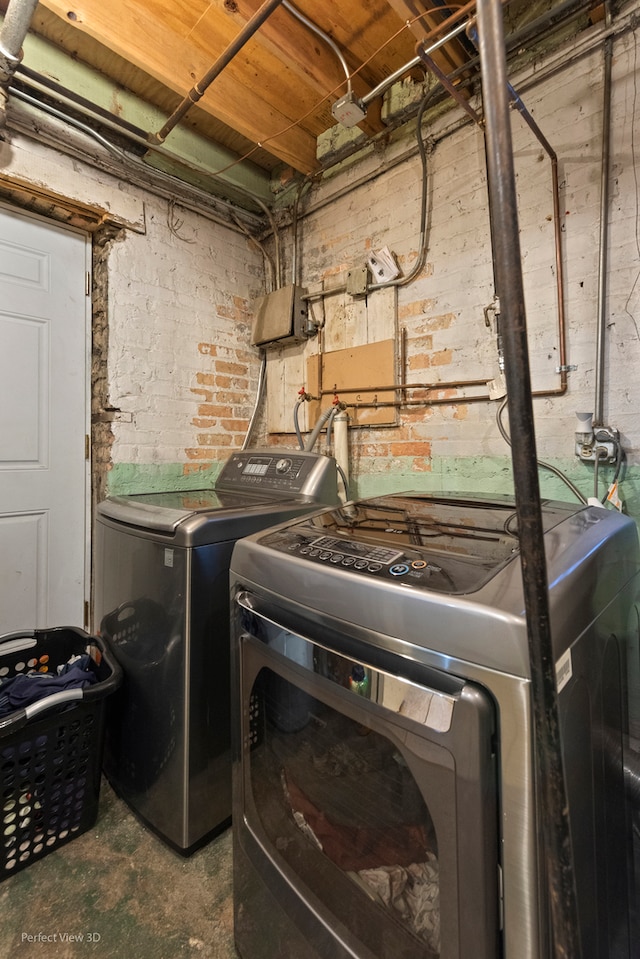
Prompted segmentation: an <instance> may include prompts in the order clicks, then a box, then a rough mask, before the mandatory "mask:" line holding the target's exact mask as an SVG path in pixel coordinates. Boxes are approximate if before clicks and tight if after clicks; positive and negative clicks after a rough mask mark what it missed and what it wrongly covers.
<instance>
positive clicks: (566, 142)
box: [278, 33, 640, 517]
mask: <svg viewBox="0 0 640 959" xmlns="http://www.w3.org/2000/svg"><path fill="white" fill-rule="evenodd" d="M639 42H640V41H639V39H638V37H637V35H636V34H633V33H628V34H626V35H623V36H621V37H619V38H617V39H616V41H615V48H614V50H615V53H614V67H613V104H612V135H613V140H612V169H611V190H612V200H611V205H610V213H609V216H610V230H611V233H610V249H609V263H610V279H609V296H608V304H607V306H608V320H607V347H606V365H605V411H604V420H605V423H606V424H607V425H609V426H612V427H616V428H618V429H619V430H620V432H621V435H622V440H623V445H624V447H625V450H626V452H627V457H628V468H627V471H626V480H625V483H624V485H623V490H624V494H625V497H626V500H627V508H628V509H629V511H630V512H631V513H632V514H633V515H636V516H638V517H640V485H639V482H638V445H639V441H640V431H639V421H638V417H637V410H638V409H640V376H639V375H638V372H639V349H638V348H639V339H640V336H639V328H638V319H639V311H640V281H639V276H640V266H639V265H638V264H639V253H640V250H639V248H638V239H637V237H638V209H639V195H638V179H637V173H636V172H635V171H636V170H637V163H638V151H639V150H640V137H639V136H638V133H637V130H638V128H639V126H638V124H639V116H640V108H639V107H638V105H637V101H638V97H637V92H638V91H637V84H638V82H640V81H638V79H637V73H636V63H637V56H638V50H637V44H638V43H639ZM555 66H556V68H555V70H554V71H553V72H552V73H551V75H549V76H546V78H544V76H543V78H541V79H540V80H538V79H537V78H536V75H535V74H536V71H534V74H533V75H531V74H530V75H528V76H526V77H521V78H519V80H520V81H521V82H522V83H525V81H526V93H524V94H523V99H524V102H525V104H526V106H527V108H528V110H529V111H530V113H531V114H532V115H533V117H534V118H535V120H536V122H537V123H538V125H539V127H540V128H541V130H542V132H543V134H544V135H545V136H546V138H547V139H548V141H549V142H550V144H551V146H552V147H553V149H554V150H555V152H556V153H557V156H558V166H559V178H560V196H561V199H560V204H561V214H562V251H563V262H564V264H565V279H564V290H565V303H566V314H567V327H568V329H567V339H568V356H567V361H568V363H569V364H571V365H575V366H576V367H577V369H576V370H575V371H574V372H572V373H570V374H569V385H568V391H567V393H566V395H564V396H558V395H546V396H545V395H543V396H540V397H539V398H537V399H536V400H535V416H536V428H537V434H538V456H539V458H541V459H544V460H546V461H549V462H551V463H552V464H553V465H555V466H557V467H559V468H561V469H562V470H563V471H565V472H566V473H567V474H568V475H569V476H570V478H571V479H572V480H573V481H574V482H575V483H576V484H577V485H578V486H579V488H580V489H581V491H582V492H583V493H584V494H585V495H591V494H592V492H593V467H592V466H591V465H590V464H584V463H582V462H580V461H579V460H578V459H577V458H576V456H575V454H574V429H575V425H574V424H575V411H576V410H585V411H586V410H593V408H594V389H595V358H596V323H597V292H598V252H599V251H598V239H599V204H600V176H601V152H602V116H603V54H602V50H601V49H600V50H596V51H595V52H592V53H590V54H588V55H585V56H581V57H579V58H577V59H576V60H575V62H573V63H570V62H569V58H568V57H567V54H566V51H565V52H564V53H563V54H562V55H560V56H558V57H557V58H556V65H555ZM536 70H537V68H536ZM514 82H515V85H516V87H518V78H516V79H515V81H514ZM512 130H513V140H514V150H515V165H516V177H517V189H518V196H519V204H520V208H519V218H520V243H521V254H522V264H523V272H524V285H525V297H526V310H527V322H528V332H529V345H530V354H531V368H532V380H533V387H534V390H536V391H540V392H542V393H548V392H549V391H557V389H558V387H559V382H560V377H559V376H558V374H557V373H556V368H557V366H558V363H559V355H558V348H559V339H558V331H557V322H556V316H557V308H556V267H555V249H554V240H553V224H552V214H553V205H552V190H551V166H550V162H549V160H548V158H547V156H546V154H544V152H543V150H542V148H541V146H540V145H539V143H538V142H537V141H536V140H535V139H534V137H533V134H532V133H531V131H530V130H529V129H528V127H527V126H526V124H525V123H524V121H523V120H522V118H521V117H519V116H517V115H514V117H513V121H512ZM428 132H429V135H430V137H431V138H432V143H431V144H430V151H429V160H428V167H429V175H428V176H429V210H430V212H429V221H430V230H429V247H428V255H427V263H426V265H425V268H424V270H423V271H422V273H421V275H420V276H419V278H418V279H417V280H416V281H414V282H413V283H411V284H410V285H408V286H405V287H400V288H399V290H398V323H399V326H400V327H404V328H405V329H406V337H407V363H406V376H407V380H408V381H409V382H411V381H412V382H434V381H436V382H443V381H448V380H465V379H469V378H475V377H484V378H486V379H487V380H491V379H492V378H493V377H495V376H496V374H497V372H498V355H497V350H496V337H495V332H494V331H493V330H492V329H488V328H487V326H486V324H485V317H484V312H483V310H484V307H486V306H487V305H489V304H491V302H492V299H493V295H494V289H493V276H492V263H491V248H490V235H489V216H488V199H487V186H486V175H485V160H484V144H483V138H482V135H481V133H480V131H479V130H478V129H477V128H476V127H475V126H472V125H471V124H468V123H467V124H464V125H463V126H460V127H459V128H458V129H456V127H455V116H453V115H452V114H449V115H447V116H446V117H444V118H442V119H441V120H440V121H438V122H437V124H436V125H435V126H434V127H433V128H431V129H429V131H428ZM406 147H407V144H406V143H405V144H397V143H396V144H394V145H391V146H389V147H388V149H387V150H386V151H384V150H378V151H374V152H372V153H371V154H370V155H369V156H368V157H367V158H366V159H364V160H363V161H362V162H361V163H360V164H359V166H358V167H357V169H353V168H351V169H348V170H346V171H343V172H340V173H339V174H338V175H336V176H334V177H333V178H330V179H325V181H324V182H323V183H322V184H321V185H320V186H318V187H316V188H315V189H314V190H313V191H312V193H311V194H310V196H309V198H308V200H307V201H306V204H305V206H304V207H303V210H302V215H303V219H302V221H301V223H300V227H299V231H300V237H301V263H302V282H303V284H304V285H309V286H311V285H312V284H314V283H317V282H318V281H319V280H325V281H326V283H327V285H331V283H332V282H333V283H335V282H337V281H338V280H339V279H340V275H341V273H342V272H343V271H345V270H348V269H350V268H352V267H355V266H361V265H363V263H364V262H365V258H366V255H367V252H368V251H369V250H370V249H372V248H373V249H378V248H380V247H382V246H385V245H387V246H389V247H390V248H391V250H393V251H394V253H395V254H396V257H397V259H398V262H399V263H400V265H401V266H402V268H403V270H404V272H405V273H406V272H408V271H409V270H410V269H411V266H412V264H413V262H415V257H416V250H417V243H418V220H419V199H420V164H419V160H418V157H417V155H415V156H413V157H411V158H408V159H406V160H405V161H404V162H402V163H399V164H397V165H395V166H393V168H392V170H391V171H390V172H387V173H384V172H383V173H378V171H379V170H382V169H383V165H384V164H385V163H387V164H389V163H391V162H392V161H393V159H394V156H397V155H398V154H399V153H400V152H401V151H402V150H404V149H406ZM367 173H369V174H370V179H369V180H368V181H366V180H365V179H364V178H365V177H366V175H367ZM349 183H352V184H353V189H352V190H351V192H349V193H348V194H347V195H346V196H343V197H341V198H340V199H336V201H335V202H329V198H330V196H331V195H332V193H336V194H337V192H338V191H339V190H342V189H343V188H344V186H345V185H347V184H349ZM322 204H325V205H322ZM314 207H316V208H317V211H316V212H314ZM371 295H372V296H375V295H376V294H375V293H373V294H371ZM411 396H412V398H413V399H419V398H420V393H419V392H418V391H416V392H415V393H413V394H411ZM292 402H293V400H292ZM497 407H498V402H497V401H488V400H487V401H483V402H455V403H451V404H445V405H437V406H428V405H426V406H424V407H422V408H420V407H415V406H414V407H411V408H409V409H405V410H403V411H402V413H401V417H400V425H399V427H398V428H389V429H384V428H383V429H375V430H374V429H363V430H358V431H352V433H351V473H352V476H353V477H354V483H353V485H354V491H355V492H356V494H358V495H370V494H377V493H379V492H382V491H385V490H387V489H393V488H396V489H397V488H405V489H407V488H415V487H419V488H432V489H447V488H449V489H471V490H474V489H481V488H489V489H491V490H496V489H502V490H509V489H510V488H511V470H510V453H509V450H508V448H507V446H506V444H505V442H504V441H503V439H502V438H501V436H500V433H499V431H498V428H497V425H496V411H497ZM505 425H508V424H507V423H506V417H505ZM278 439H279V441H280V442H282V441H283V439H284V438H282V437H280V438H278ZM610 475H611V471H610V470H609V471H608V470H607V469H603V468H602V467H601V479H605V478H606V477H607V476H610ZM541 484H542V492H543V495H549V496H557V497H561V498H564V499H567V498H568V499H572V498H573V497H572V494H571V493H570V492H569V491H568V490H567V489H566V487H565V486H564V485H563V484H562V483H561V482H560V481H558V480H557V479H556V478H555V477H553V476H552V475H551V474H549V473H547V472H545V471H543V472H542V473H541ZM605 491H606V486H603V485H602V484H601V487H600V494H601V495H604V493H605Z"/></svg>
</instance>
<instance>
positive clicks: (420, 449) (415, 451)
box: [391, 441, 431, 457]
mask: <svg viewBox="0 0 640 959" xmlns="http://www.w3.org/2000/svg"><path fill="white" fill-rule="evenodd" d="M391 455H392V456H426V457H430V456H431V443H425V442H423V443H417V442H415V441H414V442H413V443H392V444H391Z"/></svg>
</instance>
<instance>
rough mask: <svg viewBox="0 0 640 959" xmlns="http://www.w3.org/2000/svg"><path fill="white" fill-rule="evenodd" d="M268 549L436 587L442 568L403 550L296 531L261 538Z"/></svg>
mask: <svg viewBox="0 0 640 959" xmlns="http://www.w3.org/2000/svg"><path fill="white" fill-rule="evenodd" d="M261 542H262V543H263V544H264V545H265V546H269V547H271V548H272V549H276V550H278V551H279V552H285V553H290V554H293V555H295V556H299V557H300V558H301V559H304V560H307V561H310V562H315V563H319V564H322V565H328V566H335V567H339V568H341V569H348V570H350V571H351V572H354V573H360V574H364V575H369V576H378V577H382V578H384V579H391V580H397V581H399V580H403V581H406V582H407V583H411V584H413V585H417V586H433V578H434V577H436V578H437V577H439V576H441V575H442V573H443V570H442V567H441V566H439V565H437V564H436V563H432V562H429V561H427V560H426V559H420V558H416V557H415V556H411V555H408V554H406V553H404V552H403V551H401V550H396V549H389V548H387V547H385V546H378V545H375V544H369V543H363V542H359V541H358V540H352V539H338V538H336V537H333V536H318V535H317V534H316V535H313V534H312V533H311V532H310V531H309V533H307V532H306V531H305V532H302V530H301V529H300V528H299V527H298V528H297V529H295V530H291V529H285V530H276V531H275V532H273V533H269V534H267V535H266V536H264V537H263V538H262V539H261Z"/></svg>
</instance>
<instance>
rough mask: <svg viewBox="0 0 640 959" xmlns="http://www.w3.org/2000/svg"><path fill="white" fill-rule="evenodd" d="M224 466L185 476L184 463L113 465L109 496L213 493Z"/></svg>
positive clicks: (109, 481)
mask: <svg viewBox="0 0 640 959" xmlns="http://www.w3.org/2000/svg"><path fill="white" fill-rule="evenodd" d="M221 467H222V463H216V464H213V465H212V466H210V467H209V468H207V469H206V470H197V471H195V472H193V473H188V474H185V472H184V463H155V464H151V463H146V464H141V463H114V465H113V467H112V469H111V470H110V472H109V473H108V474H107V495H108V496H127V495H129V494H130V493H163V492H168V491H171V490H185V489H187V490H188V489H193V490H195V489H211V487H212V486H214V484H215V481H216V479H217V476H218V473H219V472H220V469H221Z"/></svg>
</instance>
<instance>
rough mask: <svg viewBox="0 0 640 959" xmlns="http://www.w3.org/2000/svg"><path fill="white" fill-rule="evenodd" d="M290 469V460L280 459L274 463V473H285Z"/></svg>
mask: <svg viewBox="0 0 640 959" xmlns="http://www.w3.org/2000/svg"><path fill="white" fill-rule="evenodd" d="M290 469H291V460H290V459H286V458H284V459H281V460H278V462H277V463H276V473H287V472H288V471H289V470H290Z"/></svg>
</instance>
